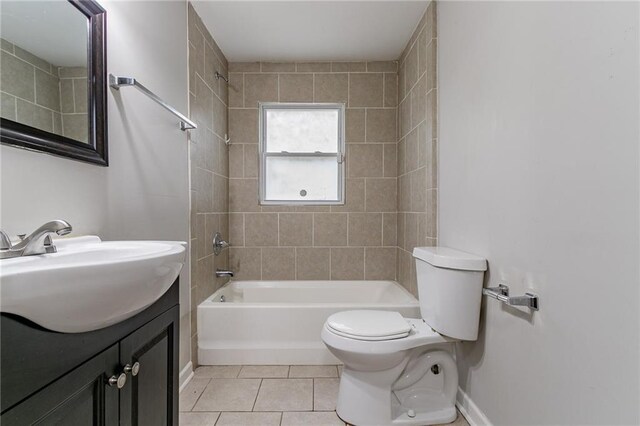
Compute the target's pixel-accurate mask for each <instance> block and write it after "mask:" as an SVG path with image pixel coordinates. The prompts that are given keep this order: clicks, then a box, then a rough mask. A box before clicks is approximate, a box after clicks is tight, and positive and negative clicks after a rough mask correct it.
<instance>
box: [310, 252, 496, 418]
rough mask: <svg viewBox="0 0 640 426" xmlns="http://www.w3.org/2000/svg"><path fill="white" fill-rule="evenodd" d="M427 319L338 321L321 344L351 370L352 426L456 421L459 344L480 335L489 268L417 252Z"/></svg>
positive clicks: (471, 258) (347, 413)
mask: <svg viewBox="0 0 640 426" xmlns="http://www.w3.org/2000/svg"><path fill="white" fill-rule="evenodd" d="M413 257H414V259H415V262H416V278H417V286H418V295H419V299H420V314H421V316H422V318H403V317H402V315H400V314H399V313H398V312H391V311H372V310H357V311H344V312H338V313H336V314H333V315H331V316H330V317H329V318H328V319H327V321H326V323H325V325H324V327H323V329H322V340H323V342H324V343H325V345H326V346H327V348H328V349H329V351H331V353H332V354H333V355H335V356H336V357H337V358H338V359H339V360H340V361H342V362H343V363H344V367H343V370H342V375H341V377H340V390H339V393H338V402H337V407H336V411H337V413H338V416H340V418H341V419H342V420H344V421H345V422H347V423H350V424H353V425H357V426H365V425H366V426H372V425H376V426H377V425H429V424H438V423H448V422H452V421H454V420H455V419H456V409H455V401H456V393H457V391H458V371H457V367H456V363H455V361H454V359H453V357H452V352H453V343H455V342H459V341H473V340H476V339H477V336H478V324H479V316H480V302H481V297H482V284H483V278H484V271H486V269H487V261H486V260H485V259H483V258H481V257H478V256H475V255H472V254H469V253H464V252H461V251H458V250H454V249H450V248H446V247H416V248H415V249H414V251H413Z"/></svg>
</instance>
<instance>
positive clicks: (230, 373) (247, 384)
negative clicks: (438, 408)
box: [180, 365, 468, 426]
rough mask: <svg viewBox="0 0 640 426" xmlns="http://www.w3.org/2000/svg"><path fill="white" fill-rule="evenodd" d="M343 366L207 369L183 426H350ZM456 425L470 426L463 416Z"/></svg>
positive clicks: (188, 400) (189, 391)
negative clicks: (339, 409) (342, 403)
mask: <svg viewBox="0 0 640 426" xmlns="http://www.w3.org/2000/svg"><path fill="white" fill-rule="evenodd" d="M341 372H342V368H341V367H340V366H335V365H311V366H302V365H292V366H286V365H284V366H283V365H244V366H239V365H237V366H236V365H229V366H205V367H199V368H198V369H196V371H195V375H194V378H193V379H191V382H189V384H188V385H187V387H186V388H185V389H184V390H183V391H182V392H181V393H180V426H192V425H193V426H195V425H201V426H214V425H215V426H223V425H224V426H232V425H233V426H250V425H257V426H270V425H274V426H318V425H321V426H333V425H341V426H345V423H344V422H342V420H340V418H339V417H338V416H337V415H336V413H335V405H336V398H337V396H338V385H339V383H340V379H339V375H340V373H341ZM450 424H451V425H455V426H468V423H467V421H466V420H465V418H464V417H462V416H461V415H460V414H459V413H458V418H457V419H456V421H455V422H454V423H450Z"/></svg>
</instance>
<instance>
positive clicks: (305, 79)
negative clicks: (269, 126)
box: [229, 61, 398, 280]
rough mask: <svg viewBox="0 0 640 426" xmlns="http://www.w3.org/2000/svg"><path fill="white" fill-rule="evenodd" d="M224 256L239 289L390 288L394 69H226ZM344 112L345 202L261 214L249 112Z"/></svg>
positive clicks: (333, 65)
mask: <svg viewBox="0 0 640 426" xmlns="http://www.w3.org/2000/svg"><path fill="white" fill-rule="evenodd" d="M229 72H230V74H229V77H230V85H229V135H230V137H231V141H232V144H231V146H230V148H229V173H230V175H229V178H230V179H229V228H230V229H229V232H230V242H231V244H232V247H231V249H230V251H229V257H230V259H229V263H230V265H231V269H233V270H234V271H235V272H236V277H237V278H238V279H242V280H251V279H264V280H274V279H282V280H293V279H300V280H314V279H317V280H321V279H334V280H348V279H352V280H353V279H355V280H358V279H374V280H375V279H380V280H384V279H388V280H395V279H396V246H397V242H396V228H397V219H396V210H397V207H396V205H397V197H396V191H397V155H396V151H397V99H398V93H397V88H398V84H397V81H398V80H397V78H398V77H397V63H396V62H395V61H390V62H311V63H309V62H296V63H290V62H288V63H267V62H262V63H259V62H252V63H230V64H229ZM259 102H344V103H345V104H346V117H345V133H346V135H345V137H346V203H345V205H343V206H295V207H294V206H260V204H259V203H258V103H259Z"/></svg>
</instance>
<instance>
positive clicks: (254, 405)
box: [251, 379, 264, 413]
mask: <svg viewBox="0 0 640 426" xmlns="http://www.w3.org/2000/svg"><path fill="white" fill-rule="evenodd" d="M263 381H264V379H260V385H259V386H258V392H256V397H255V399H254V400H253V405H252V406H251V412H252V413H253V412H254V410H255V409H256V403H257V402H258V395H260V389H262V382H263Z"/></svg>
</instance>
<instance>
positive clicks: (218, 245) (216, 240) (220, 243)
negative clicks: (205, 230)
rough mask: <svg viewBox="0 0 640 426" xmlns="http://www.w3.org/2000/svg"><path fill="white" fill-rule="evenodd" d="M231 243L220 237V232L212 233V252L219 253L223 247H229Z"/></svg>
mask: <svg viewBox="0 0 640 426" xmlns="http://www.w3.org/2000/svg"><path fill="white" fill-rule="evenodd" d="M230 246H231V244H229V243H228V242H226V241H225V240H224V239H222V234H220V233H219V232H216V233H215V234H214V235H213V254H215V255H216V256H217V255H219V254H220V253H221V252H222V250H223V249H226V248H228V247H230Z"/></svg>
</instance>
